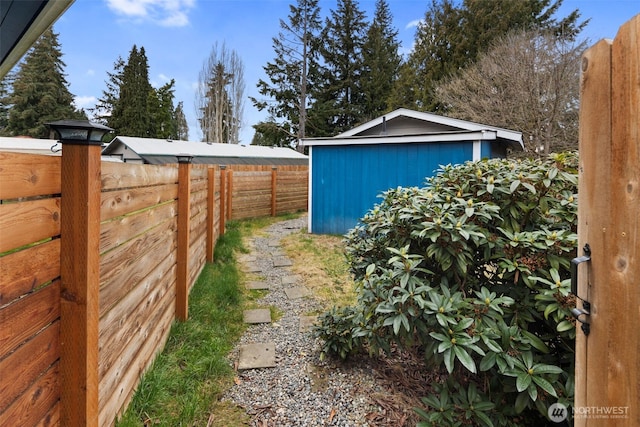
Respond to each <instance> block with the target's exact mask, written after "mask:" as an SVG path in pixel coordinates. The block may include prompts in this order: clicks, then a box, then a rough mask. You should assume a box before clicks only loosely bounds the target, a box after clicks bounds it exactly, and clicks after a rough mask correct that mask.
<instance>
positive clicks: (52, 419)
mask: <svg viewBox="0 0 640 427" xmlns="http://www.w3.org/2000/svg"><path fill="white" fill-rule="evenodd" d="M59 425H60V401H57V402H56V403H55V404H54V405H53V408H51V409H50V410H49V412H47V413H46V414H45V415H44V417H42V419H41V420H40V421H39V422H38V423H37V424H36V425H35V426H34V427H56V426H59Z"/></svg>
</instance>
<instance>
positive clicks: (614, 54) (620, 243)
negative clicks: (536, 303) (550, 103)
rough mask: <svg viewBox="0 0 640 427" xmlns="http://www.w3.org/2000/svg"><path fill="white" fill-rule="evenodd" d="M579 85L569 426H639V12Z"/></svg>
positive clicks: (590, 62) (594, 52) (591, 56)
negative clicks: (578, 259) (586, 257)
mask: <svg viewBox="0 0 640 427" xmlns="http://www.w3.org/2000/svg"><path fill="white" fill-rule="evenodd" d="M581 83H582V86H581V105H580V175H579V179H580V181H579V189H580V191H579V194H580V197H579V204H578V221H579V224H578V236H579V243H578V244H579V246H578V251H579V255H583V250H584V249H583V248H584V246H585V245H586V244H588V245H589V247H590V249H591V261H589V262H586V263H584V264H581V265H580V266H579V267H578V272H579V276H578V277H579V279H578V291H577V295H578V296H579V297H580V298H581V299H582V300H583V301H580V299H579V300H577V307H578V308H580V309H583V310H585V311H586V312H589V314H588V315H587V314H583V315H581V316H579V319H580V320H582V321H583V322H586V323H588V324H589V326H588V329H587V331H588V332H589V333H588V335H587V334H585V332H584V330H581V328H580V327H578V329H577V331H576V335H577V336H576V395H575V405H574V408H573V412H574V419H575V425H576V426H596V425H597V426H629V427H631V426H639V425H640V155H639V154H640V129H639V126H640V15H638V16H636V17H635V18H634V19H632V20H631V21H629V22H627V23H626V24H624V25H623V26H622V27H620V29H619V31H618V34H617V36H616V38H615V40H613V41H611V40H603V41H601V42H599V43H597V44H596V45H594V46H593V47H592V48H590V49H589V50H588V51H587V52H586V53H585V54H584V56H583V59H582V82H581ZM584 301H588V303H589V304H587V305H586V306H585V305H584Z"/></svg>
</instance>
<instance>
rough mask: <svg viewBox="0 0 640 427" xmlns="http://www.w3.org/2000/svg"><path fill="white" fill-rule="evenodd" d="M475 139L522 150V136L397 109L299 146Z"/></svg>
mask: <svg viewBox="0 0 640 427" xmlns="http://www.w3.org/2000/svg"><path fill="white" fill-rule="evenodd" d="M478 135H481V136H484V138H482V139H486V140H497V141H500V142H504V143H507V144H509V145H510V146H513V147H515V148H519V149H524V145H523V143H522V133H521V132H517V131H514V130H509V129H502V128H498V127H495V126H490V125H485V124H481V123H474V122H469V121H466V120H460V119H454V118H451V117H445V116H441V115H438V114H433V113H425V112H421V111H415V110H409V109H407V108H399V109H397V110H395V111H392V112H390V113H387V114H384V115H382V116H380V117H378V118H375V119H373V120H371V121H368V122H366V123H363V124H361V125H359V126H356V127H354V128H353V129H350V130H348V131H346V132H343V133H341V134H338V135H336V136H333V137H326V138H308V139H304V140H302V144H303V145H305V146H314V145H342V144H350V145H351V144H394V143H407V142H444V141H451V140H462V139H465V138H467V139H468V138H476V137H477V136H478ZM409 137H410V138H409ZM440 138H444V139H440Z"/></svg>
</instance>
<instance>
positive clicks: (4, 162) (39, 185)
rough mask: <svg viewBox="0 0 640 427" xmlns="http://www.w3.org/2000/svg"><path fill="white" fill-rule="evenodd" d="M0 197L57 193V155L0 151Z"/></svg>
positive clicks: (58, 192)
mask: <svg viewBox="0 0 640 427" xmlns="http://www.w3.org/2000/svg"><path fill="white" fill-rule="evenodd" d="M0 175H2V179H1V180H0V200H7V199H17V198H20V197H33V196H42V195H48V194H60V157H56V156H43V155H34V154H23V153H9V152H0Z"/></svg>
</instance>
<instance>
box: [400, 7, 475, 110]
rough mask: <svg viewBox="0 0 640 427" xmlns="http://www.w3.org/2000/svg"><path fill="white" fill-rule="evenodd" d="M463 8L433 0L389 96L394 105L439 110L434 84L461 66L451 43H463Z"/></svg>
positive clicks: (454, 44)
mask: <svg viewBox="0 0 640 427" xmlns="http://www.w3.org/2000/svg"><path fill="white" fill-rule="evenodd" d="M461 13H462V12H461V11H460V9H458V8H456V6H455V4H454V3H453V1H452V0H432V2H431V7H430V8H429V9H428V10H427V12H426V14H425V17H424V20H423V21H422V22H421V23H420V24H419V25H418V29H417V30H416V37H415V40H416V41H415V45H414V48H413V51H412V52H411V54H410V55H409V58H408V59H407V62H406V63H405V64H403V66H402V70H401V73H400V78H399V79H398V81H397V83H396V85H395V86H394V88H393V90H392V93H391V95H390V99H389V104H390V106H391V107H392V108H398V107H406V108H412V109H416V110H423V111H424V110H426V111H436V110H437V109H438V104H437V102H436V98H435V95H434V83H435V82H437V81H439V80H440V79H441V78H443V77H445V76H448V75H450V74H451V73H453V72H454V71H455V70H456V69H457V67H458V65H459V64H458V61H456V60H454V59H453V58H452V46H456V45H458V44H460V43H462V37H463V34H461V33H460V23H461V21H462V17H461Z"/></svg>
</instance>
